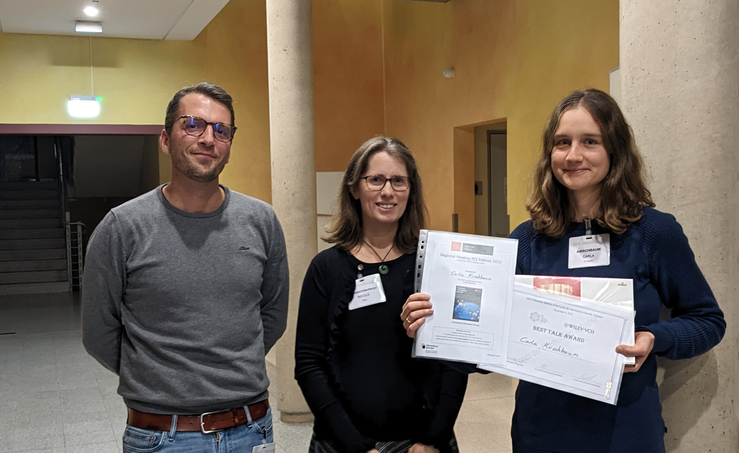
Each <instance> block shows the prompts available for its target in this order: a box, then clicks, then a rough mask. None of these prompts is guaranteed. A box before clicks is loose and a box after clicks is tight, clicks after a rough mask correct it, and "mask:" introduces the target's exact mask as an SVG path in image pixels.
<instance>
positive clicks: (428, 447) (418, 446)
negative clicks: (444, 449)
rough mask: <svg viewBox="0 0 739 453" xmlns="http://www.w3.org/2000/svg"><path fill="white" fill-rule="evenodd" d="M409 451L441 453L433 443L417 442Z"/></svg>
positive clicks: (410, 452)
mask: <svg viewBox="0 0 739 453" xmlns="http://www.w3.org/2000/svg"><path fill="white" fill-rule="evenodd" d="M408 453H439V450H437V449H436V448H434V447H432V446H431V445H424V444H419V443H415V444H413V445H412V446H411V448H410V449H409V450H408Z"/></svg>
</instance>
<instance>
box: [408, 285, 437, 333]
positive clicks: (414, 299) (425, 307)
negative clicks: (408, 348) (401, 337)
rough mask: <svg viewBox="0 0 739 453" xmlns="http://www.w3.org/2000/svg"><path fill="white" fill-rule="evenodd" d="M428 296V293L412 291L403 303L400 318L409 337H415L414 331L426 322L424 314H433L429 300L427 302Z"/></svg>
mask: <svg viewBox="0 0 739 453" xmlns="http://www.w3.org/2000/svg"><path fill="white" fill-rule="evenodd" d="M430 298H431V296H429V295H428V294H424V293H414V294H411V295H410V296H408V300H406V301H405V303H404V304H403V311H401V312H400V319H401V320H402V321H403V327H404V328H405V333H406V335H408V336H409V337H411V338H416V331H417V330H418V328H419V327H421V326H422V325H423V323H424V322H426V316H430V315H433V314H434V309H433V308H431V302H429V299H430Z"/></svg>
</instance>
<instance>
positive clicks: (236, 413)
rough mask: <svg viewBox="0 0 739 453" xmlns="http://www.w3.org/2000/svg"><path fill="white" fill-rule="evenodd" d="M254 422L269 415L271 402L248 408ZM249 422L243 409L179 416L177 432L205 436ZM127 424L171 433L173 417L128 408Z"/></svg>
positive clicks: (266, 401) (263, 402) (252, 405)
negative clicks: (196, 433) (197, 433)
mask: <svg viewBox="0 0 739 453" xmlns="http://www.w3.org/2000/svg"><path fill="white" fill-rule="evenodd" d="M247 407H248V409H249V415H251V419H252V421H254V420H258V419H260V418H262V417H264V416H265V415H266V414H267V409H268V408H269V401H268V400H263V401H259V402H258V403H254V404H250V405H249V406H247ZM248 421H249V420H248V418H247V417H246V411H245V410H244V408H243V407H237V408H234V409H229V410H226V411H221V412H206V413H203V414H200V415H178V416H177V431H201V432H202V433H203V434H208V433H212V432H214V431H221V430H224V429H228V428H233V427H234V426H239V425H243V424H244V423H247V422H248ZM127 423H128V424H129V425H131V426H133V427H136V428H141V429H150V430H155V431H169V430H170V429H171V428H172V416H171V415H163V414H147V413H145V412H139V411H137V410H134V409H131V408H130V407H129V408H128V421H127Z"/></svg>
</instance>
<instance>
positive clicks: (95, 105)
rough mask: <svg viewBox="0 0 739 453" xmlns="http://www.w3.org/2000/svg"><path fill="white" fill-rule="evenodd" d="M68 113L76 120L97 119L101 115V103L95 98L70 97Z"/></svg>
mask: <svg viewBox="0 0 739 453" xmlns="http://www.w3.org/2000/svg"><path fill="white" fill-rule="evenodd" d="M67 112H69V114H70V115H71V116H73V117H75V118H95V117H96V116H98V115H100V101H98V99H97V98H96V97H95V96H70V97H69V101H68V102H67Z"/></svg>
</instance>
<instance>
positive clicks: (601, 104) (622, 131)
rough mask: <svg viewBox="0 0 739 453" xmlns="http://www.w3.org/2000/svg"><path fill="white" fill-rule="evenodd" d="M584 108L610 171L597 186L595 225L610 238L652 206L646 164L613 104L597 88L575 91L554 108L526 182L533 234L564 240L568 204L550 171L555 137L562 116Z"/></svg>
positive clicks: (563, 189) (564, 191)
mask: <svg viewBox="0 0 739 453" xmlns="http://www.w3.org/2000/svg"><path fill="white" fill-rule="evenodd" d="M578 107H582V108H584V109H585V110H587V111H588V113H590V115H591V116H592V117H593V119H594V120H595V122H596V123H598V126H600V130H601V134H602V136H603V146H604V147H605V149H606V152H607V153H608V157H609V161H610V168H609V170H608V174H607V175H606V177H605V178H604V179H603V181H602V183H601V195H600V206H599V208H598V213H597V215H596V218H595V219H593V220H596V221H597V222H598V224H599V225H600V226H602V227H604V228H606V229H608V230H610V231H613V232H614V233H619V234H620V233H623V232H624V231H626V228H627V227H628V226H629V224H631V223H634V222H636V221H637V220H639V219H640V218H641V216H642V212H643V210H644V207H645V206H654V202H653V201H652V195H651V193H650V192H649V189H647V186H646V183H645V182H644V179H645V177H644V164H643V161H642V157H641V154H640V153H639V150H638V148H637V147H636V142H635V141H634V134H633V132H632V130H631V127H630V126H629V124H628V123H627V122H626V119H625V118H624V115H623V113H622V112H621V109H620V108H619V107H618V104H617V103H616V101H615V100H614V99H613V98H612V97H611V96H609V95H608V94H606V93H604V92H603V91H600V90H597V89H593V88H591V89H587V90H582V91H580V90H578V91H573V92H572V93H570V94H569V95H567V97H565V98H564V99H562V101H561V102H560V103H559V104H557V106H556V107H555V108H554V111H553V112H552V114H551V115H550V116H549V121H548V122H547V125H546V127H545V129H544V134H543V136H542V144H541V154H540V156H539V161H538V162H537V164H536V166H535V167H534V169H533V171H532V175H531V180H530V190H529V193H530V195H529V200H528V201H527V203H526V209H527V210H528V211H529V214H530V215H531V219H532V221H533V227H534V229H535V230H536V231H538V232H540V233H544V234H546V235H547V236H551V237H559V236H562V235H563V234H564V233H565V231H566V229H567V225H568V224H569V223H570V221H571V219H570V218H569V215H570V202H569V198H568V196H567V188H565V187H564V186H563V185H562V184H561V183H560V182H559V181H557V178H555V176H554V173H553V172H552V149H553V148H554V134H555V132H556V131H557V128H558V127H559V121H560V119H561V118H562V115H563V114H564V113H565V112H566V111H568V110H571V109H575V108H578Z"/></svg>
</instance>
